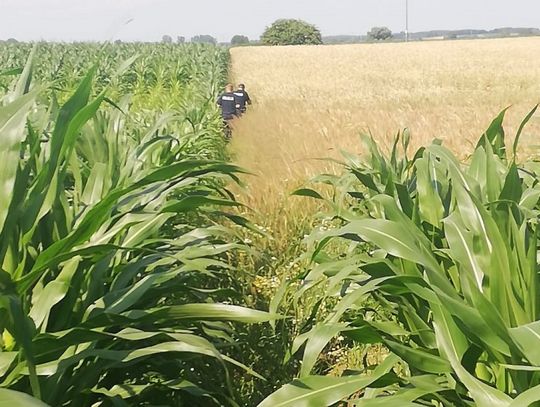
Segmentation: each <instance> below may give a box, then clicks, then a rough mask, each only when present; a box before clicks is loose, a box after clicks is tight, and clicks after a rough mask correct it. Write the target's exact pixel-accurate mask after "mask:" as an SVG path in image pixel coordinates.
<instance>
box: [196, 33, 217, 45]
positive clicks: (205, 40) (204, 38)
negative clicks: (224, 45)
mask: <svg viewBox="0 0 540 407" xmlns="http://www.w3.org/2000/svg"><path fill="white" fill-rule="evenodd" d="M191 42H194V43H197V44H214V45H215V44H217V40H216V39H215V38H214V37H212V36H211V35H196V36H195V37H191Z"/></svg>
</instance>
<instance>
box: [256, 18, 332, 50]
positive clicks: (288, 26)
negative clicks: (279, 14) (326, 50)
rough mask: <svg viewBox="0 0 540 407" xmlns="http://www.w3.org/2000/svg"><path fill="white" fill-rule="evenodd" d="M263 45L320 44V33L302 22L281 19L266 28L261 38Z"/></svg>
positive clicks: (310, 25) (312, 26)
mask: <svg viewBox="0 0 540 407" xmlns="http://www.w3.org/2000/svg"><path fill="white" fill-rule="evenodd" d="M261 42H262V43H263V44H264V45H304V44H305V45H310V44H314V45H317V44H322V37H321V32H320V31H319V30H318V29H317V27H315V26H314V25H312V24H309V23H306V22H305V21H302V20H290V19H281V20H277V21H275V22H274V23H273V24H272V25H271V26H270V27H267V28H266V30H265V32H264V33H263V35H262V36H261Z"/></svg>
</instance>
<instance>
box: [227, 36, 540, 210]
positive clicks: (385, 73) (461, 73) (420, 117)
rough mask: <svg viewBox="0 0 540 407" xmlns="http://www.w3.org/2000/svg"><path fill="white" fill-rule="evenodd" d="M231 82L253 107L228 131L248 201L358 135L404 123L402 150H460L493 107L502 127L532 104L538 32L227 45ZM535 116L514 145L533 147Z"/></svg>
mask: <svg viewBox="0 0 540 407" xmlns="http://www.w3.org/2000/svg"><path fill="white" fill-rule="evenodd" d="M231 56H232V71H231V80H233V81H234V82H243V83H245V84H246V87H247V90H248V91H249V92H250V95H251V96H252V98H253V99H254V102H255V104H254V106H253V108H252V109H251V111H250V112H248V114H247V115H245V116H244V117H243V118H242V119H241V120H240V121H239V122H238V123H237V124H236V128H235V134H234V140H233V143H232V146H233V147H232V151H233V152H234V154H235V155H236V156H235V158H234V160H235V161H236V162H238V163H239V164H240V165H242V166H243V167H245V168H247V169H249V170H251V171H252V172H254V173H255V174H257V175H259V177H257V178H256V179H253V180H252V181H250V183H249V189H248V191H249V201H251V203H252V204H254V205H255V206H258V207H261V206H264V205H267V204H268V203H269V202H275V201H276V200H280V199H281V198H282V197H283V196H285V195H286V194H287V193H288V192H289V191H290V190H291V189H293V188H295V187H297V186H298V185H299V184H301V183H302V182H303V181H304V180H305V179H306V178H309V177H310V176H312V175H314V174H317V173H320V172H324V171H331V170H332V165H330V164H328V163H325V162H323V161H318V160H313V158H322V157H339V156H340V152H339V150H340V149H345V150H348V151H353V152H359V151H361V148H362V146H361V142H360V139H359V137H358V135H359V133H361V132H367V131H371V133H372V134H373V135H374V137H375V138H376V139H377V140H379V141H380V142H381V144H382V145H385V144H386V145H388V144H389V143H390V141H391V140H392V139H393V136H394V134H395V133H396V132H397V131H398V130H400V129H402V128H404V127H408V128H410V130H411V133H412V136H413V146H412V148H414V147H416V146H418V145H421V144H427V143H429V142H430V141H431V140H432V139H433V138H440V139H443V140H444V142H445V144H446V145H447V146H449V147H450V148H452V149H454V150H455V151H456V152H457V153H458V154H459V155H461V156H463V157H464V156H466V154H467V153H468V152H469V151H471V149H472V147H473V146H474V142H475V141H476V140H477V138H478V136H479V135H480V134H482V132H483V131H484V130H485V129H486V127H487V126H488V125H489V123H490V121H491V120H492V119H493V118H494V117H495V116H496V115H497V114H498V113H499V111H501V110H502V109H503V108H505V107H507V106H510V105H512V108H511V109H510V111H509V112H508V117H507V121H506V123H507V126H508V130H509V134H514V133H515V130H516V129H517V126H518V124H519V122H520V121H521V119H522V118H523V117H524V116H525V115H526V113H527V112H528V111H529V110H530V109H531V108H532V107H533V106H534V105H535V104H536V103H538V102H539V101H540V81H538V78H539V77H540V38H518V39H497V40H475V41H445V42H430V43H427V42H425V43H421V42H417V43H408V44H403V43H401V44H399V43H396V44H363V45H338V46H300V47H239V48H233V49H232V50H231ZM539 130H540V121H539V120H538V119H535V120H533V121H532V123H531V125H530V127H528V130H527V131H526V134H524V137H523V145H527V144H529V145H532V144H537V143H536V142H535V141H534V140H533V139H532V137H531V135H532V134H535V133H536V134H538V131H539Z"/></svg>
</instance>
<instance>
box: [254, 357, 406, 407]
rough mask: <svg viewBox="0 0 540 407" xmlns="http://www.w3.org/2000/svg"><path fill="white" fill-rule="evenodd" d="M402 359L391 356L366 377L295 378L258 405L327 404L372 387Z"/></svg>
mask: <svg viewBox="0 0 540 407" xmlns="http://www.w3.org/2000/svg"><path fill="white" fill-rule="evenodd" d="M398 360H399V359H398V358H397V357H396V356H393V355H390V356H388V357H387V358H386V360H385V361H384V362H383V363H382V364H380V365H379V366H378V367H377V368H376V369H375V370H374V371H373V373H372V374H370V375H367V376H356V375H355V376H343V377H331V376H308V377H305V378H303V379H297V380H294V381H293V382H292V383H290V384H287V385H285V386H283V387H282V388H281V389H279V390H278V391H276V392H275V393H273V394H272V395H270V396H269V397H267V398H266V399H264V400H263V401H262V402H261V403H260V404H259V406H258V407H326V406H331V405H333V404H334V403H337V402H338V401H340V400H343V399H344V398H346V397H348V396H350V395H351V394H353V393H355V392H357V391H360V390H363V389H364V388H366V387H369V385H370V384H372V383H373V382H375V381H376V380H377V379H378V378H380V377H382V376H383V375H385V374H386V373H388V372H389V371H390V370H391V369H392V367H393V366H394V365H395V363H397V361H398Z"/></svg>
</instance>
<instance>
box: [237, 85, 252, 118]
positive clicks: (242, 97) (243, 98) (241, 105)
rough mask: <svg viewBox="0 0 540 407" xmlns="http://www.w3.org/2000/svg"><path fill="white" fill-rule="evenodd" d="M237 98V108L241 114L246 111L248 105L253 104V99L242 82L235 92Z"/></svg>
mask: <svg viewBox="0 0 540 407" xmlns="http://www.w3.org/2000/svg"><path fill="white" fill-rule="evenodd" d="M234 95H235V96H236V98H237V102H236V109H237V110H238V113H239V114H240V115H242V114H244V113H246V109H247V105H251V99H250V97H249V94H248V93H247V91H246V86H245V85H244V84H243V83H241V84H239V85H238V89H237V90H236V91H235V92H234Z"/></svg>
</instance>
